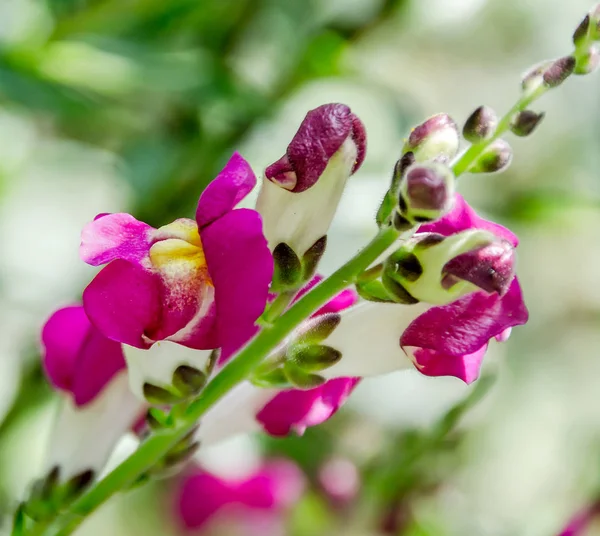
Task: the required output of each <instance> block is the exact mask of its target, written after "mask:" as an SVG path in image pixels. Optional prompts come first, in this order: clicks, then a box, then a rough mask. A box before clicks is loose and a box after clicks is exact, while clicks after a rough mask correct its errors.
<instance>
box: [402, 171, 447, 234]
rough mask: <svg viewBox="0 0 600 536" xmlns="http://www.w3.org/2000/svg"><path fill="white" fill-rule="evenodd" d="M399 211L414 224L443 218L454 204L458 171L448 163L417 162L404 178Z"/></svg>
mask: <svg viewBox="0 0 600 536" xmlns="http://www.w3.org/2000/svg"><path fill="white" fill-rule="evenodd" d="M399 190H400V191H399V192H398V208H397V211H398V214H399V215H400V216H401V217H402V218H403V219H404V220H406V221H408V222H409V223H410V224H411V225H416V224H418V223H423V222H429V221H433V220H437V219H439V218H441V217H442V216H443V215H444V214H445V213H446V212H448V211H449V210H450V209H451V208H452V200H453V199H454V175H453V174H452V171H451V170H450V168H448V167H447V166H445V165H444V164H439V163H435V162H431V163H428V164H414V165H413V166H411V167H409V168H408V169H407V170H406V173H405V175H404V177H403V178H402V180H401V181H400V188H399Z"/></svg>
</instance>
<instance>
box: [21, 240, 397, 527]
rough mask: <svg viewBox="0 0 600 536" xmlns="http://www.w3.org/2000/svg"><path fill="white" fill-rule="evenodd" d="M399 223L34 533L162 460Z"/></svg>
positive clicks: (71, 516) (343, 284) (77, 514)
mask: <svg viewBox="0 0 600 536" xmlns="http://www.w3.org/2000/svg"><path fill="white" fill-rule="evenodd" d="M398 235H399V233H398V232H397V231H396V230H395V229H393V228H385V229H382V230H380V231H379V233H378V234H377V236H375V238H374V239H373V240H372V241H371V242H370V243H369V244H368V245H367V246H365V248H364V249H363V250H361V251H360V252H359V253H358V254H357V255H356V256H355V257H353V258H352V259H351V260H350V261H348V262H347V263H346V264H345V265H343V266H342V267H341V268H339V269H338V270H337V271H336V272H334V273H333V274H332V275H331V276H330V277H329V278H327V279H325V280H324V281H323V282H321V283H320V284H319V285H317V286H316V287H315V288H314V289H313V290H312V291H310V292H308V293H307V294H305V295H304V296H303V297H302V298H301V299H299V300H298V301H297V302H296V303H295V304H294V305H293V306H292V307H290V309H288V311H286V312H285V313H284V314H282V315H281V317H280V318H279V319H278V320H277V321H276V322H275V323H273V324H272V325H271V326H267V327H264V328H263V329H262V330H261V331H260V333H259V334H258V335H257V336H256V337H255V338H254V339H253V340H252V341H250V343H249V344H248V345H247V346H246V347H244V348H243V349H242V350H241V351H240V352H239V354H238V355H237V356H236V357H235V358H234V359H233V360H231V361H230V362H229V363H228V364H227V365H226V366H225V367H223V369H221V371H220V372H219V373H218V374H217V375H216V376H215V377H214V379H213V380H212V381H211V382H210V383H209V384H208V385H207V386H206V387H205V389H204V390H203V391H202V393H201V394H200V395H199V397H198V398H197V399H196V400H195V401H194V402H192V403H191V404H190V405H189V406H188V408H187V410H186V411H185V412H184V414H183V416H182V418H181V419H180V422H179V423H178V425H177V427H176V428H175V429H174V430H167V431H164V432H158V433H156V434H154V435H152V436H151V437H149V438H148V439H147V440H146V441H144V442H143V443H142V444H141V445H140V447H139V448H138V449H137V450H136V451H135V452H134V453H133V454H132V455H131V456H130V457H129V458H127V459H126V460H125V461H124V462H123V463H121V464H120V465H119V466H118V467H116V468H115V469H114V470H113V471H112V472H111V473H109V474H108V475H107V476H106V477H104V478H103V479H102V480H100V481H99V482H97V483H95V484H94V485H93V486H92V487H91V488H90V489H89V490H87V491H86V492H85V493H84V494H83V495H81V497H79V498H78V499H77V500H76V501H75V502H74V503H73V504H72V505H71V506H70V507H69V508H68V509H67V511H66V512H64V513H62V514H60V515H59V516H58V517H57V518H56V519H55V520H54V523H53V524H52V525H53V527H55V529H50V531H48V532H41V533H39V532H37V533H36V532H34V531H36V530H39V529H36V528H35V527H33V530H32V531H31V532H30V533H29V534H30V535H33V534H55V535H56V536H67V535H69V534H72V533H73V531H75V530H76V529H77V527H79V525H80V524H81V523H82V522H83V521H84V520H85V519H86V517H87V516H88V515H89V514H91V513H92V512H94V511H95V510H96V509H97V508H98V507H99V506H101V505H102V504H104V503H105V502H106V501H107V500H108V499H109V498H110V497H112V496H113V495H114V494H115V493H117V492H118V491H120V490H122V489H125V488H127V487H128V486H130V485H131V484H133V482H135V481H136V480H137V479H138V478H139V477H140V476H141V475H143V474H144V473H146V472H147V471H148V470H149V469H151V468H152V467H153V466H154V465H155V464H156V463H158V462H159V461H160V460H161V459H162V458H163V457H164V455H165V454H166V453H167V452H168V451H169V450H170V449H171V448H172V447H173V446H174V445H175V444H176V443H177V442H178V441H179V440H181V439H182V438H183V437H184V436H185V435H186V434H187V433H188V432H189V431H190V430H191V429H192V428H193V426H194V425H195V424H196V423H197V422H198V420H199V419H200V418H201V417H202V416H203V415H204V414H205V413H206V412H207V411H208V410H209V409H210V408H211V407H212V406H213V405H214V404H215V403H216V402H218V400H219V399H220V398H222V397H223V396H224V395H225V394H226V393H228V392H229V391H230V390H231V389H233V388H234V387H235V386H236V385H238V384H239V383H240V382H242V381H243V380H244V379H246V377H247V376H248V375H249V374H250V373H251V372H252V370H253V369H254V368H255V367H256V366H257V365H258V364H259V363H260V362H261V361H262V360H263V359H264V358H265V357H267V355H268V354H269V353H270V352H271V351H272V350H273V349H275V348H276V347H277V346H278V345H279V344H280V343H281V342H282V341H283V340H284V339H285V337H286V336H288V335H289V334H290V333H292V331H293V330H294V329H295V328H296V327H297V326H298V325H299V324H300V323H301V322H302V321H303V320H305V319H306V318H308V317H309V316H310V315H311V314H312V313H314V312H315V311H316V310H317V309H318V308H319V307H321V306H322V305H324V304H325V303H326V302H327V301H329V300H330V299H331V298H333V297H334V296H335V295H336V294H338V293H339V292H341V291H342V290H344V289H345V288H347V287H348V286H350V285H352V284H353V283H354V282H355V280H356V278H357V276H358V275H359V274H360V273H362V272H363V271H364V270H365V269H367V268H368V267H369V265H370V264H371V263H372V262H373V261H374V260H375V259H377V257H379V255H381V254H382V253H383V252H384V251H385V250H386V249H387V248H388V247H390V246H391V245H392V244H393V243H394V242H395V240H396V239H397V238H398Z"/></svg>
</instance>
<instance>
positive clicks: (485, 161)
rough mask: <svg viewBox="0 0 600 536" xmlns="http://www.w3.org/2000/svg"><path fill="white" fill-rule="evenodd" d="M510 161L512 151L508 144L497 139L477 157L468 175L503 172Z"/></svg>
mask: <svg viewBox="0 0 600 536" xmlns="http://www.w3.org/2000/svg"><path fill="white" fill-rule="evenodd" d="M511 160H512V149H511V148H510V145H509V144H508V142H506V141H504V140H502V139H499V140H496V141H494V142H493V143H491V144H490V146H489V147H488V148H487V149H486V150H485V151H484V152H483V153H482V154H481V155H480V156H479V158H478V160H477V162H475V164H474V165H473V166H472V167H470V168H469V172H470V173H495V172H497V171H504V170H505V169H506V168H507V167H508V166H509V165H510V162H511Z"/></svg>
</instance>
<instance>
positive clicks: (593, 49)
mask: <svg viewBox="0 0 600 536" xmlns="http://www.w3.org/2000/svg"><path fill="white" fill-rule="evenodd" d="M598 65H600V50H599V49H598V46H597V45H592V46H590V48H589V49H588V50H587V52H586V53H584V54H581V55H580V56H579V57H578V58H577V65H575V70H574V71H573V72H574V74H579V75H583V74H590V73H592V72H594V71H595V70H596V69H597V68H598Z"/></svg>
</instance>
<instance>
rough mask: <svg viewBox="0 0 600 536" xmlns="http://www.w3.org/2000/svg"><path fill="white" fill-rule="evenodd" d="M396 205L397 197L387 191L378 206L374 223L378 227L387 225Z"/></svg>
mask: <svg viewBox="0 0 600 536" xmlns="http://www.w3.org/2000/svg"><path fill="white" fill-rule="evenodd" d="M397 205H398V197H397V196H396V195H394V194H393V193H392V192H391V191H389V190H388V192H387V193H386V194H385V197H384V198H383V201H382V202H381V205H380V206H379V210H378V211H377V216H376V217H375V221H376V222H377V225H378V226H379V227H382V226H383V225H385V224H387V223H389V221H390V218H391V217H392V213H393V212H394V210H395V209H396V206H397Z"/></svg>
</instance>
